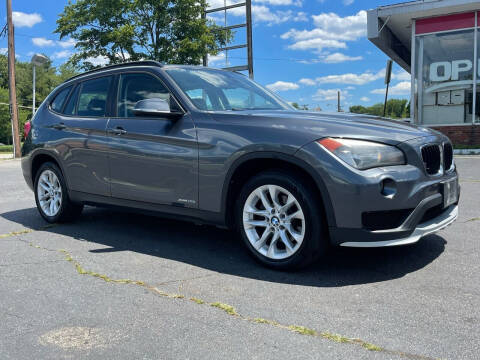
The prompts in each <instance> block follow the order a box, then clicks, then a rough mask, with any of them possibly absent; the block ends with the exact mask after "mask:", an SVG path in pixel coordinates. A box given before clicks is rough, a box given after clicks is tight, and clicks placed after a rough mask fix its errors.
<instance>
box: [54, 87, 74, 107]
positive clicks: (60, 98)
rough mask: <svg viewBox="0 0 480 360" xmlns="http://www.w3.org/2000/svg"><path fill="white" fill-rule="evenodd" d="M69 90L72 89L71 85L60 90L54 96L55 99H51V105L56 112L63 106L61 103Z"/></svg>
mask: <svg viewBox="0 0 480 360" xmlns="http://www.w3.org/2000/svg"><path fill="white" fill-rule="evenodd" d="M70 90H72V87H71V86H69V87H67V88H65V89H63V90H62V91H60V92H59V93H58V94H57V96H55V99H53V101H52V104H51V107H52V110H53V111H56V112H61V111H62V108H63V104H64V103H65V99H66V98H67V96H68V94H69V93H70Z"/></svg>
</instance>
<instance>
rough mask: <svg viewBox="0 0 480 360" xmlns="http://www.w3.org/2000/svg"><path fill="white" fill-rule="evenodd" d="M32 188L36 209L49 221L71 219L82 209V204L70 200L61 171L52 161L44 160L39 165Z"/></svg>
mask: <svg viewBox="0 0 480 360" xmlns="http://www.w3.org/2000/svg"><path fill="white" fill-rule="evenodd" d="M34 188H35V202H36V203H37V209H38V211H39V212H40V215H42V217H43V218H44V219H45V220H46V221H48V222H49V223H56V222H67V221H71V220H73V219H75V218H76V217H78V216H79V215H80V213H81V212H82V210H83V205H82V204H76V203H73V202H72V201H71V200H70V198H69V196H68V189H67V186H66V184H65V180H64V178H63V175H62V172H61V171H60V169H59V168H58V166H57V165H55V164H54V163H51V162H46V163H44V164H43V165H42V166H41V167H40V169H39V170H38V172H37V175H36V177H35V187H34Z"/></svg>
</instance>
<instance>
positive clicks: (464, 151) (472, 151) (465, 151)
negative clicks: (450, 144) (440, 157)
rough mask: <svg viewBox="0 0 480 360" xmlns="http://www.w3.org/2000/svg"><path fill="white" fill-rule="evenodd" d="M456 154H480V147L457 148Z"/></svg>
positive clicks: (454, 151)
mask: <svg viewBox="0 0 480 360" xmlns="http://www.w3.org/2000/svg"><path fill="white" fill-rule="evenodd" d="M453 154H454V155H480V149H455V150H453Z"/></svg>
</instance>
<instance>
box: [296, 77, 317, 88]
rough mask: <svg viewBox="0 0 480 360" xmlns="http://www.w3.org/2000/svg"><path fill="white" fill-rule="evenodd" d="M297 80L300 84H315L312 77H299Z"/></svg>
mask: <svg viewBox="0 0 480 360" xmlns="http://www.w3.org/2000/svg"><path fill="white" fill-rule="evenodd" d="M298 82H299V83H300V84H302V85H306V86H315V84H316V83H315V81H314V80H312V79H306V78H303V79H300V80H298Z"/></svg>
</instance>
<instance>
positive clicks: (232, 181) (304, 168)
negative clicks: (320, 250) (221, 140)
mask: <svg viewBox="0 0 480 360" xmlns="http://www.w3.org/2000/svg"><path fill="white" fill-rule="evenodd" d="M274 169H277V170H287V171H288V170H290V171H294V172H295V173H300V174H303V176H304V179H305V180H307V182H309V183H310V184H311V185H313V188H314V189H315V191H316V193H315V196H316V197H317V199H318V201H319V203H320V205H321V206H320V208H321V210H322V211H323V213H324V214H325V219H326V221H327V225H328V227H332V226H335V214H334V212H333V206H332V202H331V199H330V196H329V194H328V191H327V187H326V186H325V183H324V181H323V179H322V178H321V177H320V175H319V174H318V172H316V171H315V170H314V169H313V167H312V166H310V165H309V164H308V163H306V162H305V161H303V160H301V159H299V158H297V157H295V156H292V155H288V154H283V153H277V152H254V153H249V154H246V155H243V156H242V157H240V158H238V159H237V160H235V161H234V163H233V164H232V166H231V167H230V169H229V171H228V173H227V176H226V178H225V182H224V186H223V189H222V213H223V214H224V216H225V224H226V225H227V226H228V227H230V228H231V227H232V225H233V221H234V204H235V200H236V196H237V195H238V193H239V192H240V189H241V187H242V186H243V185H244V184H245V183H246V182H247V181H248V179H250V178H251V177H252V176H255V175H256V174H258V173H260V172H263V171H266V170H274Z"/></svg>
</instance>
